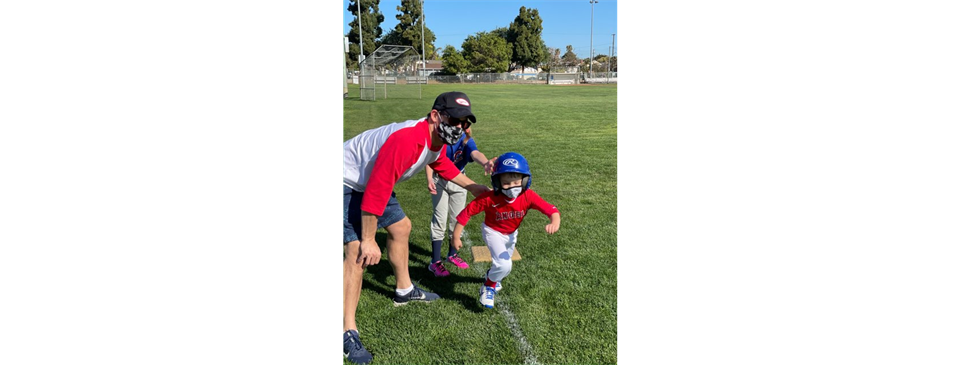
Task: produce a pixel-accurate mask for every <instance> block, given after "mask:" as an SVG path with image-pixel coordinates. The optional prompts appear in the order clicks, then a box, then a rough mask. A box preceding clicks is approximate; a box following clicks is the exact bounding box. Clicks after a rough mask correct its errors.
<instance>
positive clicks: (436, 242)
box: [430, 240, 443, 262]
mask: <svg viewBox="0 0 960 365" xmlns="http://www.w3.org/2000/svg"><path fill="white" fill-rule="evenodd" d="M442 245H443V240H434V241H433V261H430V262H437V261H440V246H442Z"/></svg>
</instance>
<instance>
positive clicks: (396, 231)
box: [344, 217, 413, 308]
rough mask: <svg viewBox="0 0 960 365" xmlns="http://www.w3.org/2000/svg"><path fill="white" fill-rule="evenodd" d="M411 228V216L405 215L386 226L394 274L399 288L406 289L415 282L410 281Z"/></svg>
mask: <svg viewBox="0 0 960 365" xmlns="http://www.w3.org/2000/svg"><path fill="white" fill-rule="evenodd" d="M410 228H411V224H410V218H407V217H403V219H401V220H400V221H399V222H397V223H394V224H391V225H389V226H387V228H386V229H387V233H388V235H387V258H388V259H389V260H390V266H393V275H394V276H396V277H397V289H406V288H409V287H411V286H412V285H413V282H412V281H410V269H409V264H408V263H409V261H408V260H409V259H410V246H409V245H410ZM354 260H356V259H354ZM344 288H346V284H344ZM344 290H346V289H344ZM354 308H356V306H354Z"/></svg>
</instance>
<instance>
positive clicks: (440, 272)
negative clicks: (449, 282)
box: [427, 261, 450, 278]
mask: <svg viewBox="0 0 960 365" xmlns="http://www.w3.org/2000/svg"><path fill="white" fill-rule="evenodd" d="M427 268H428V269H430V272H432V273H433V276H436V277H441V278H442V277H444V276H448V275H450V272H449V271H447V268H445V267H443V262H442V261H437V262H434V263H432V264H430V266H427Z"/></svg>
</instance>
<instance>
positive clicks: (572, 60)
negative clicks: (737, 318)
mask: <svg viewBox="0 0 960 365" xmlns="http://www.w3.org/2000/svg"><path fill="white" fill-rule="evenodd" d="M561 60H562V61H563V65H564V66H576V65H579V64H580V59H579V58H577V54H576V53H573V46H571V45H567V53H564V54H563V57H562V58H561Z"/></svg>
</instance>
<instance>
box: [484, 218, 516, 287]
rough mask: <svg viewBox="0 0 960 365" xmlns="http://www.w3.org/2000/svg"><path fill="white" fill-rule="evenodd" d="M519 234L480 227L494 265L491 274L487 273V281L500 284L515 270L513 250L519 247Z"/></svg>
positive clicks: (491, 266) (485, 226)
mask: <svg viewBox="0 0 960 365" xmlns="http://www.w3.org/2000/svg"><path fill="white" fill-rule="evenodd" d="M517 232H518V231H513V233H511V234H503V233H500V232H498V231H496V230H494V229H493V228H490V227H487V225H486V224H483V225H481V226H480V234H481V235H482V236H483V242H485V243H486V244H487V249H489V250H490V258H491V259H492V261H493V264H492V265H490V272H489V273H487V279H490V280H491V281H496V282H500V281H501V280H503V278H505V277H507V274H509V273H510V270H512V269H513V261H511V260H510V258H511V257H513V249H514V248H516V247H517Z"/></svg>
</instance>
